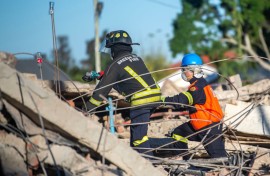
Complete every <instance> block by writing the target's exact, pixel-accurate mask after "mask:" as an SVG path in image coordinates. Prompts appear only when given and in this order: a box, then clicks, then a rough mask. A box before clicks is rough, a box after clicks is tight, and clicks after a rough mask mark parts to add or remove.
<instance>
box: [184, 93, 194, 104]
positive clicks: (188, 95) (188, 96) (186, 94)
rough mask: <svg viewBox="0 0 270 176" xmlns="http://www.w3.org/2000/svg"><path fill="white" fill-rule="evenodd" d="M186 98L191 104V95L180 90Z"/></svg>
mask: <svg viewBox="0 0 270 176" xmlns="http://www.w3.org/2000/svg"><path fill="white" fill-rule="evenodd" d="M182 93H183V94H184V95H185V96H186V97H187V99H188V104H189V105H193V97H192V95H191V94H190V93H189V92H182Z"/></svg>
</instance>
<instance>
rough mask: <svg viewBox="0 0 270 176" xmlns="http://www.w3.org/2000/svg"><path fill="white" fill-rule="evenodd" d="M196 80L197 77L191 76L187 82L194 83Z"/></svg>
mask: <svg viewBox="0 0 270 176" xmlns="http://www.w3.org/2000/svg"><path fill="white" fill-rule="evenodd" d="M196 80H198V78H195V77H193V78H191V80H189V83H190V84H192V83H194V82H195V81H196Z"/></svg>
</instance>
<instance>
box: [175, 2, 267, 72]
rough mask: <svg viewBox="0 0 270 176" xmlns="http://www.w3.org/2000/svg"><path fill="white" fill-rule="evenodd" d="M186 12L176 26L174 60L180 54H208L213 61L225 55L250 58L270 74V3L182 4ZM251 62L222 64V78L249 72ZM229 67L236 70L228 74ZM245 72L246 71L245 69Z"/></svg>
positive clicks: (179, 17)
mask: <svg viewBox="0 0 270 176" xmlns="http://www.w3.org/2000/svg"><path fill="white" fill-rule="evenodd" d="M181 2H182V7H183V10H182V12H181V13H180V14H178V15H177V17H176V19H175V20H174V22H173V29H174V37H173V38H172V39H171V40H170V47H171V51H172V53H173V55H174V56H176V55H177V54H178V53H187V52H196V53H198V54H207V55H209V56H210V57H211V59H212V60H217V59H223V58H224V57H225V56H224V53H225V51H229V50H232V51H234V52H235V53H237V55H239V56H243V55H250V56H252V60H253V61H256V62H257V63H258V64H259V65H260V66H261V67H263V68H264V69H267V70H270V63H269V61H265V60H263V59H262V58H260V57H259V56H262V57H268V58H270V54H269V46H270V39H269V38H270V37H269V35H270V3H269V2H268V0H260V1H254V0H220V3H211V1H208V0H182V1H181ZM252 65H254V64H250V62H234V63H233V62H230V63H226V64H224V63H220V64H219V70H220V72H221V73H222V74H224V73H225V74H231V73H232V72H234V73H235V70H238V71H242V72H243V73H244V72H246V71H247V69H248V68H250V66H252ZM228 67H232V68H234V69H232V70H228V69H227V68H228ZM243 68H246V69H243Z"/></svg>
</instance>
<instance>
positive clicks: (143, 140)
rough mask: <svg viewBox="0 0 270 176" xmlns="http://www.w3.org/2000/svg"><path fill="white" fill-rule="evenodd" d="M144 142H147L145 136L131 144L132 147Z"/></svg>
mask: <svg viewBox="0 0 270 176" xmlns="http://www.w3.org/2000/svg"><path fill="white" fill-rule="evenodd" d="M145 141H148V137H147V136H144V137H143V138H142V139H141V140H136V141H134V142H133V145H134V146H138V145H140V144H142V143H144V142H145Z"/></svg>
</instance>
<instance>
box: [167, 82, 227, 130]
mask: <svg viewBox="0 0 270 176" xmlns="http://www.w3.org/2000/svg"><path fill="white" fill-rule="evenodd" d="M164 101H165V102H166V103H167V102H173V103H179V104H177V105H176V104H172V105H173V106H174V107H175V108H176V109H181V110H183V109H187V110H188V111H189V116H190V118H191V120H190V123H191V125H192V127H193V128H194V129H195V130H199V129H201V128H203V127H206V126H208V125H210V124H212V123H213V122H219V121H220V120H221V119H222V118H223V112H222V109H221V107H220V105H219V102H218V99H217V97H216V96H215V94H214V92H213V90H212V88H211V87H210V85H208V83H207V81H206V80H205V79H204V78H195V77H194V78H192V79H191V80H190V86H189V88H188V91H186V92H181V93H180V94H178V95H175V96H173V97H166V98H165V100H164Z"/></svg>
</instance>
